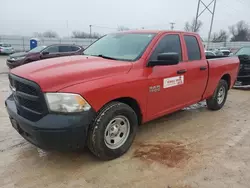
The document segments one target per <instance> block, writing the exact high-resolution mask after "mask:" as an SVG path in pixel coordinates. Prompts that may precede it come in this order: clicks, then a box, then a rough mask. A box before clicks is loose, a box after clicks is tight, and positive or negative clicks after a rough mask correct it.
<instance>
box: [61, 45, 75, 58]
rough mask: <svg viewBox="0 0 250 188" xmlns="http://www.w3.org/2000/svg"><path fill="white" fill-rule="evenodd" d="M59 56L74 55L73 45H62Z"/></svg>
mask: <svg viewBox="0 0 250 188" xmlns="http://www.w3.org/2000/svg"><path fill="white" fill-rule="evenodd" d="M59 55H60V56H69V55H73V51H72V48H71V45H61V46H59Z"/></svg>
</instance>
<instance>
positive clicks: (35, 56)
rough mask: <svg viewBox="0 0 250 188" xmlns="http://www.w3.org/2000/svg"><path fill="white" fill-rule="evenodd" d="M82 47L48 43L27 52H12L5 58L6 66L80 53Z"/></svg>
mask: <svg viewBox="0 0 250 188" xmlns="http://www.w3.org/2000/svg"><path fill="white" fill-rule="evenodd" d="M83 51H84V48H83V47H81V46H78V45H67V44H60V45H50V46H38V47H36V48H34V49H32V50H30V51H28V52H20V53H14V54H12V55H10V56H9V57H8V59H7V62H6V64H7V66H8V67H9V68H15V67H18V66H20V65H23V64H26V63H30V62H32V61H38V60H42V59H48V58H54V57H62V56H71V55H81V54H83Z"/></svg>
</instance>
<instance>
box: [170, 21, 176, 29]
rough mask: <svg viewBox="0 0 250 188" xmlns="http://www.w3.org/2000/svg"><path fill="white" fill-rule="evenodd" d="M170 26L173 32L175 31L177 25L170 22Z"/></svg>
mask: <svg viewBox="0 0 250 188" xmlns="http://www.w3.org/2000/svg"><path fill="white" fill-rule="evenodd" d="M170 25H171V30H174V25H175V23H174V22H170Z"/></svg>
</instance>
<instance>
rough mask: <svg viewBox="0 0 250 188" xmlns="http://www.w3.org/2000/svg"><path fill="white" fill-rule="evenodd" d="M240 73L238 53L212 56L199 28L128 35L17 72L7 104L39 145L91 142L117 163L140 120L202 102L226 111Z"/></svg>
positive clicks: (20, 128) (59, 147) (80, 145)
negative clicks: (202, 40) (221, 56)
mask: <svg viewBox="0 0 250 188" xmlns="http://www.w3.org/2000/svg"><path fill="white" fill-rule="evenodd" d="M238 71H239V59H238V57H227V58H221V59H211V60H207V59H206V56H205V53H204V49H203V45H202V42H201V39H200V37H199V36H198V35H197V34H195V33H187V32H175V31H171V32H170V31H144V30H143V31H129V32H121V33H114V34H108V35H106V36H104V37H102V38H101V39H99V40H97V41H96V42H95V43H93V44H92V45H90V46H89V47H88V48H87V49H86V50H85V51H84V54H83V55H79V56H71V57H61V58H55V59H48V60H41V61H37V62H34V63H32V64H27V65H24V66H21V67H18V68H15V69H12V70H11V72H10V74H9V80H10V87H11V90H12V94H11V95H10V96H9V97H8V98H7V99H6V102H5V104H6V107H7V111H8V113H9V117H10V120H11V122H12V126H13V127H14V128H15V129H16V130H17V131H18V132H19V134H21V135H22V136H23V137H24V138H25V139H26V140H28V141H29V142H31V143H33V144H34V145H36V146H38V147H40V148H43V149H50V150H54V149H55V150H76V149H79V148H83V147H84V145H85V144H87V145H88V147H89V148H90V150H91V151H92V152H93V153H94V154H95V155H96V156H98V157H99V158H100V159H103V160H111V159H114V158H117V157H119V156H121V155H123V154H124V153H125V152H126V151H127V150H128V149H129V148H130V146H131V144H132V142H133V140H134V138H135V135H136V131H137V128H138V125H141V124H143V123H145V122H147V121H150V120H153V119H156V118H158V117H160V116H163V115H165V114H169V113H172V112H174V111H178V110H180V109H182V108H184V107H187V106H189V105H191V104H194V103H197V102H199V101H202V100H206V101H207V106H208V108H209V109H211V110H219V109H221V108H222V107H223V105H224V103H225V101H226V98H227V93H228V90H229V89H230V88H232V86H233V85H234V83H235V81H236V77H237V73H238Z"/></svg>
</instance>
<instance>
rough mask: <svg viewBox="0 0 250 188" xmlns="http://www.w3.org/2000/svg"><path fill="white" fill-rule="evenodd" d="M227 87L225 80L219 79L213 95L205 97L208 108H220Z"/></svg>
mask: <svg viewBox="0 0 250 188" xmlns="http://www.w3.org/2000/svg"><path fill="white" fill-rule="evenodd" d="M228 87H229V86H228V83H227V82H226V81H225V80H220V82H219V84H218V86H217V88H216V90H215V91H214V94H213V96H212V97H211V98H209V99H207V107H208V109H210V110H220V109H221V108H222V107H223V106H224V104H225V102H226V100H227V94H228Z"/></svg>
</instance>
